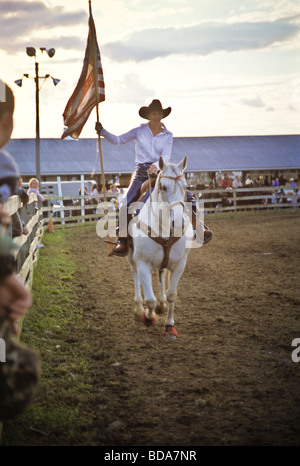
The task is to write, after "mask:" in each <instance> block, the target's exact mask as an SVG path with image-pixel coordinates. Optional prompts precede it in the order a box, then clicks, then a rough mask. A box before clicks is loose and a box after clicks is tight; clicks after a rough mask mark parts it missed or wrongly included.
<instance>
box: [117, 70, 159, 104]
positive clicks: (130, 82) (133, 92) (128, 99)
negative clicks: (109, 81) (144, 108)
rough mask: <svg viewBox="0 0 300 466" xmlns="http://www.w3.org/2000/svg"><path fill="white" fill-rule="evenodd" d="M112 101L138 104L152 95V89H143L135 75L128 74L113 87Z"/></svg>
mask: <svg viewBox="0 0 300 466" xmlns="http://www.w3.org/2000/svg"><path fill="white" fill-rule="evenodd" d="M112 87H113V94H112V101H115V102H123V103H131V104H132V103H135V104H140V103H141V102H144V101H145V99H147V98H150V97H152V96H153V95H154V90H153V89H148V88H147V87H145V86H144V85H143V84H142V83H141V81H140V79H139V77H138V76H137V75H136V74H135V73H129V74H127V75H125V76H124V78H123V79H122V80H121V81H117V82H116V83H115V84H114V85H113V86H112Z"/></svg>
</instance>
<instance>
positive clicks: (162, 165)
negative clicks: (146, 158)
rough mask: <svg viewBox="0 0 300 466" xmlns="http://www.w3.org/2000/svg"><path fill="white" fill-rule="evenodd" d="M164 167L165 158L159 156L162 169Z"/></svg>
mask: <svg viewBox="0 0 300 466" xmlns="http://www.w3.org/2000/svg"><path fill="white" fill-rule="evenodd" d="M163 168H164V159H163V158H162V157H159V169H160V171H162V169H163Z"/></svg>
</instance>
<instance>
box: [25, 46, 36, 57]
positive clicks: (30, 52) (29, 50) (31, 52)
mask: <svg viewBox="0 0 300 466" xmlns="http://www.w3.org/2000/svg"><path fill="white" fill-rule="evenodd" d="M26 53H27V55H28V56H29V57H35V54H36V50H35V48H34V47H26Z"/></svg>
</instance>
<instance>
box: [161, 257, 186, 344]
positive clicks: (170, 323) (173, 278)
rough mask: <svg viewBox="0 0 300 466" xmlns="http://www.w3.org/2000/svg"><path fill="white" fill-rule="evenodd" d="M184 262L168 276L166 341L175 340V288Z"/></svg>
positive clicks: (183, 267)
mask: <svg viewBox="0 0 300 466" xmlns="http://www.w3.org/2000/svg"><path fill="white" fill-rule="evenodd" d="M185 264H186V260H182V261H181V262H179V264H178V265H177V267H176V268H175V269H174V270H173V271H172V272H171V274H170V284H169V288H168V291H167V301H168V304H169V306H168V315H167V318H166V322H165V323H166V329H165V336H166V337H167V338H168V339H172V340H175V339H176V336H177V332H176V330H175V327H174V323H175V321H174V306H175V301H176V297H177V286H178V282H179V280H180V277H181V275H182V273H183V271H184V269H185Z"/></svg>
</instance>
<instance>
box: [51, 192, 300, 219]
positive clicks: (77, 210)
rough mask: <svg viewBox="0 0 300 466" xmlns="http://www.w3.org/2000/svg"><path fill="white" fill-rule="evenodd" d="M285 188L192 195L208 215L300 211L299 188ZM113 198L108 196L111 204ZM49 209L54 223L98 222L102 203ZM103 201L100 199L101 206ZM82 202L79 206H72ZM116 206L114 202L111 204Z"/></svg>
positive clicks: (56, 204)
mask: <svg viewBox="0 0 300 466" xmlns="http://www.w3.org/2000/svg"><path fill="white" fill-rule="evenodd" d="M284 189H285V187H284V186H279V187H276V189H275V190H274V187H273V188H272V187H271V188H270V187H259V188H237V189H232V190H224V189H220V188H215V189H205V190H201V191H193V194H194V195H195V198H196V200H197V201H201V202H203V208H204V211H205V213H218V212H228V211H231V212H232V211H234V212H238V211H242V210H263V209H265V210H267V209H282V208H299V207H300V186H297V187H295V188H293V192H291V193H290V194H286V193H285V191H284ZM113 199H114V195H111V196H108V199H107V200H108V201H112V200H113ZM47 200H48V207H43V212H48V213H52V215H53V222H54V223H62V224H64V223H74V222H78V221H85V220H97V219H98V218H99V215H97V212H96V210H97V206H98V205H99V203H95V202H94V203H92V204H90V203H88V201H90V200H91V196H68V197H63V196H47ZM102 200H103V198H102V197H101V196H99V201H100V202H101V201H102ZM76 201H77V202H79V201H80V202H79V203H78V204H77V205H76V204H73V203H72V202H76ZM112 202H113V201H112ZM117 207H118V206H117V205H116V209H117Z"/></svg>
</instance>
